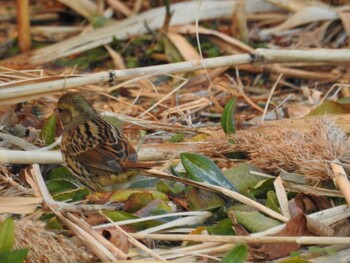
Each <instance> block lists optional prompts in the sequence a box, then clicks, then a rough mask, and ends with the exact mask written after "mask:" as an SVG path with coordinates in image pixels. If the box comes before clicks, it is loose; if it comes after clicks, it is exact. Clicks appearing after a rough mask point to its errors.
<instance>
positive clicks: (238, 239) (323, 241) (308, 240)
mask: <svg viewBox="0 0 350 263" xmlns="http://www.w3.org/2000/svg"><path fill="white" fill-rule="evenodd" d="M130 235H131V236H133V237H134V238H136V239H147V238H148V239H154V240H168V241H193V242H217V243H256V244H264V243H269V244H272V243H275V244H276V243H297V244H299V245H312V244H314V245H329V244H350V237H310V236H300V237H291V236H265V237H252V236H219V235H210V236H209V235H173V234H139V233H133V234H130Z"/></svg>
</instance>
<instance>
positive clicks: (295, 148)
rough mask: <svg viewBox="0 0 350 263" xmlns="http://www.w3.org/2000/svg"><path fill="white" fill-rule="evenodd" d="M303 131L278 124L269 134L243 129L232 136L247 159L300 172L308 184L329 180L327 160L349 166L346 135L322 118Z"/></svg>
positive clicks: (274, 170) (349, 146) (269, 168)
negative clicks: (247, 156)
mask: <svg viewBox="0 0 350 263" xmlns="http://www.w3.org/2000/svg"><path fill="white" fill-rule="evenodd" d="M313 122H314V123H313V125H310V129H309V131H307V132H304V131H299V130H296V129H292V128H286V127H280V128H276V129H274V130H271V131H270V133H262V134H261V133H259V132H258V131H257V130H253V131H251V130H245V131H241V132H239V133H237V134H235V135H233V136H232V137H233V139H234V140H235V142H236V145H237V147H238V149H239V150H240V151H243V152H247V153H248V155H249V158H250V162H252V163H253V164H255V165H257V166H258V167H260V168H261V169H263V170H265V171H267V172H270V173H273V174H277V173H278V172H279V168H282V169H284V170H286V171H288V172H296V173H300V174H302V175H304V176H305V177H306V179H307V181H308V182H309V183H310V184H311V185H320V184H322V182H325V181H330V180H331V179H332V177H333V172H332V170H331V167H330V165H329V161H333V160H335V159H339V160H340V161H341V162H342V163H344V164H345V165H350V143H349V139H348V137H347V136H346V134H345V133H344V132H343V130H341V129H340V128H339V127H338V126H336V125H335V124H334V123H333V122H332V121H330V120H328V119H327V118H326V117H325V118H320V119H315V120H313Z"/></svg>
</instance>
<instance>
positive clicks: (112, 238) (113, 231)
mask: <svg viewBox="0 0 350 263" xmlns="http://www.w3.org/2000/svg"><path fill="white" fill-rule="evenodd" d="M102 235H103V236H104V238H106V239H107V240H108V241H109V242H111V243H113V244H114V245H115V246H116V247H117V248H119V249H120V250H122V251H123V252H124V253H128V252H129V242H128V238H127V237H126V235H125V234H123V233H122V232H121V231H120V230H119V229H117V228H114V227H113V228H105V229H103V230H102Z"/></svg>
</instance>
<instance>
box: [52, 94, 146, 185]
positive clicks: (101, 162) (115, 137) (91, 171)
mask: <svg viewBox="0 0 350 263" xmlns="http://www.w3.org/2000/svg"><path fill="white" fill-rule="evenodd" d="M55 111H56V112H57V114H58V115H59V117H60V119H61V122H62V124H63V126H64V130H63V136H62V144H61V151H62V155H63V159H64V161H65V163H66V164H67V166H68V167H69V168H70V169H71V170H72V172H73V173H74V175H75V176H76V177H77V178H78V179H79V180H80V181H81V182H82V183H84V184H85V185H87V186H88V187H90V188H91V189H93V190H103V189H104V186H105V185H111V184H114V183H118V182H123V181H125V180H126V175H125V174H124V175H123V173H122V172H123V171H125V170H126V169H127V168H128V167H129V166H132V165H131V164H132V163H136V162H137V153H136V151H135V148H134V147H133V146H132V144H131V143H130V142H129V141H128V140H127V139H126V138H125V137H124V136H123V135H122V134H121V133H120V131H119V130H118V129H117V128H116V127H114V126H113V125H112V124H110V123H109V122H107V121H105V120H104V119H102V118H101V117H100V116H99V114H98V113H97V112H96V111H95V109H94V108H93V107H92V106H91V105H90V104H89V103H88V102H87V101H86V99H85V98H84V97H82V96H81V95H80V94H79V93H75V92H69V93H67V94H65V95H63V96H62V97H61V98H60V99H59V101H58V104H57V108H56V110H55ZM135 166H137V165H136V164H135ZM140 166H142V165H140ZM121 173H122V174H121Z"/></svg>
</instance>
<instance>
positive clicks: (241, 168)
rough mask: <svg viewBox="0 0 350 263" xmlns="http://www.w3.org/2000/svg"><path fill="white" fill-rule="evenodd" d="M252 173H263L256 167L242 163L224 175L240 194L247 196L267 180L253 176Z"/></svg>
mask: <svg viewBox="0 0 350 263" xmlns="http://www.w3.org/2000/svg"><path fill="white" fill-rule="evenodd" d="M250 171H257V172H261V170H260V169H259V168H257V167H255V166H254V165H251V164H247V163H242V164H239V165H236V166H235V167H232V168H229V169H227V170H226V171H224V172H223V174H224V175H225V177H226V178H227V179H228V180H229V181H230V182H231V183H232V184H233V185H234V186H235V188H236V189H237V191H238V192H240V193H242V194H245V193H246V192H248V191H249V190H250V189H252V188H253V187H254V186H256V185H257V184H258V183H259V182H260V181H262V180H264V179H266V178H265V177H262V176H258V175H254V174H251V173H250Z"/></svg>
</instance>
